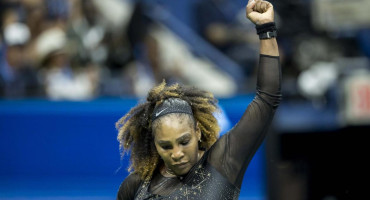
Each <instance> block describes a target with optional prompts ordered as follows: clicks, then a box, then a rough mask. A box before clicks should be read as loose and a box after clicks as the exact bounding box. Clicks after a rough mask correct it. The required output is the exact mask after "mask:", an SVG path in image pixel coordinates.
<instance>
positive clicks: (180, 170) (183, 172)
mask: <svg viewBox="0 0 370 200" xmlns="http://www.w3.org/2000/svg"><path fill="white" fill-rule="evenodd" d="M190 169H191V167H186V168H184V169H178V170H176V171H175V174H176V175H177V176H182V175H185V174H187V173H188V172H189V171H190Z"/></svg>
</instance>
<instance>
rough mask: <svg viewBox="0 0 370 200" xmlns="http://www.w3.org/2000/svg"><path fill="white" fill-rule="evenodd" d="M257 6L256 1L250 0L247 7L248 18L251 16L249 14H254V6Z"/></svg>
mask: <svg viewBox="0 0 370 200" xmlns="http://www.w3.org/2000/svg"><path fill="white" fill-rule="evenodd" d="M255 5H256V1H255V0H249V1H248V4H247V7H246V11H247V17H248V15H249V13H251V12H253V9H254V6H255Z"/></svg>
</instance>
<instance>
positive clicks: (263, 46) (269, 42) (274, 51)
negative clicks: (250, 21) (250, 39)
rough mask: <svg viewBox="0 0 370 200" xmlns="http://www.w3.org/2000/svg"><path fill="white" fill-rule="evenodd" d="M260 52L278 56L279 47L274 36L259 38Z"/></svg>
mask: <svg viewBox="0 0 370 200" xmlns="http://www.w3.org/2000/svg"><path fill="white" fill-rule="evenodd" d="M260 54H263V55H268V56H279V48H278V44H277V42H276V39H275V38H271V39H266V40H260Z"/></svg>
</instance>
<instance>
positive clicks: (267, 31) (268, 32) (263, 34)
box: [256, 22, 277, 40]
mask: <svg viewBox="0 0 370 200" xmlns="http://www.w3.org/2000/svg"><path fill="white" fill-rule="evenodd" d="M256 30H257V34H258V35H259V38H260V39H261V40H263V39H270V38H276V36H277V32H276V30H277V29H276V25H275V22H269V23H265V24H261V25H256Z"/></svg>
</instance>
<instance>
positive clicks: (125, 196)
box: [117, 174, 142, 200]
mask: <svg viewBox="0 0 370 200" xmlns="http://www.w3.org/2000/svg"><path fill="white" fill-rule="evenodd" d="M141 183H142V181H141V180H140V178H139V176H138V175H136V174H130V175H128V176H127V177H126V179H125V180H124V181H123V182H122V183H121V186H120V187H119V190H118V193H117V200H133V199H135V195H136V192H137V190H138V188H139V187H140V185H141Z"/></svg>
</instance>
